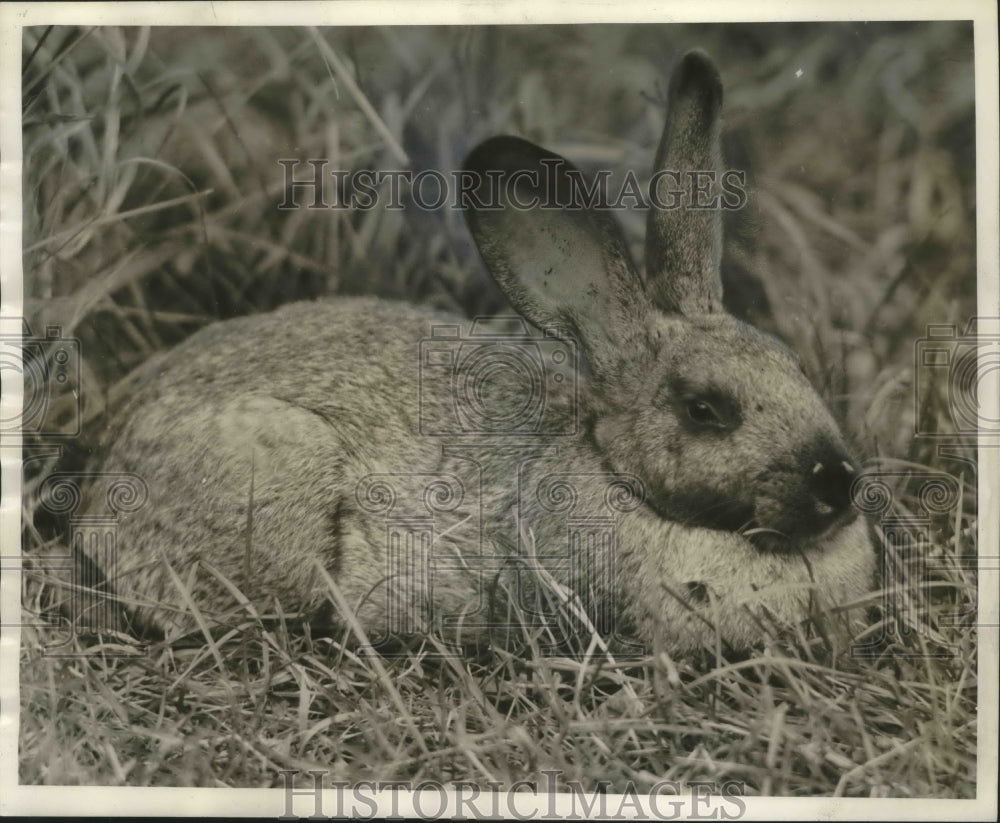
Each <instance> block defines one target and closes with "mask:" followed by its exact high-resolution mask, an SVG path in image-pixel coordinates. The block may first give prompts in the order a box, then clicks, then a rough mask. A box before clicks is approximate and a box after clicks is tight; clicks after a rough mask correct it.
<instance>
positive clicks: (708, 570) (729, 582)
mask: <svg viewBox="0 0 1000 823" xmlns="http://www.w3.org/2000/svg"><path fill="white" fill-rule="evenodd" d="M675 528H676V531H677V534H676V539H672V540H669V541H668V545H667V546H666V547H665V548H664V549H663V550H662V551H659V552H645V553H640V557H641V561H640V565H643V566H646V565H647V564H649V567H648V568H644V569H643V570H642V573H641V574H640V575H638V579H639V580H640V581H641V587H640V591H639V592H637V593H636V597H635V600H634V601H633V602H637V603H659V604H661V608H660V609H659V612H658V613H653V612H649V613H647V614H646V620H644V621H642V622H645V623H646V626H645V627H644V628H645V631H644V632H643V633H644V634H646V635H648V636H649V637H656V638H662V641H663V645H664V647H666V648H668V649H671V650H677V651H684V650H691V649H695V648H698V647H701V646H706V645H707V646H708V647H710V648H711V647H713V646H714V644H715V642H716V641H717V640H718V639H721V640H723V641H725V642H726V643H728V644H730V645H731V646H734V647H737V648H743V647H747V646H753V645H756V644H759V643H760V642H761V641H762V640H763V639H764V634H765V631H764V629H763V628H762V625H761V624H763V626H765V627H767V626H773V625H774V623H775V622H778V623H780V624H792V623H797V622H800V621H802V620H804V619H806V618H807V617H808V616H809V614H810V601H812V603H813V606H814V609H815V607H817V606H818V607H819V608H820V609H822V608H824V607H829V606H832V605H842V604H845V603H849V602H851V601H854V600H857V599H858V598H859V597H860V596H861V595H863V594H865V593H866V592H868V591H869V590H870V589H871V587H872V580H873V574H874V565H875V555H874V552H873V551H872V548H871V543H870V540H869V537H868V531H867V525H866V523H865V522H864V520H862V519H860V518H859V519H858V520H855V521H854V522H853V523H852V524H850V525H848V526H846V527H845V528H843V529H841V530H840V531H839V532H838V533H837V534H835V535H834V536H832V537H831V538H829V539H828V540H827V541H826V542H825V543H824V544H823V545H821V546H816V547H813V548H810V549H807V550H804V551H801V552H783V553H777V552H761V551H759V550H757V549H756V548H754V547H753V546H752V545H751V544H750V543H748V542H747V541H746V540H744V539H743V538H741V537H739V536H738V535H736V534H734V533H731V532H721V531H713V530H709V529H689V528H683V527H680V526H676V527H675ZM643 554H644V556H642V555H643ZM690 584H702V586H703V587H704V591H705V592H706V594H705V596H704V597H702V598H700V599H696V598H693V597H692V596H691V595H690V593H689V585H690ZM671 592H673V594H671ZM675 595H676V596H675ZM679 598H683V599H684V602H680V600H679ZM755 617H756V618H758V619H754V618H755Z"/></svg>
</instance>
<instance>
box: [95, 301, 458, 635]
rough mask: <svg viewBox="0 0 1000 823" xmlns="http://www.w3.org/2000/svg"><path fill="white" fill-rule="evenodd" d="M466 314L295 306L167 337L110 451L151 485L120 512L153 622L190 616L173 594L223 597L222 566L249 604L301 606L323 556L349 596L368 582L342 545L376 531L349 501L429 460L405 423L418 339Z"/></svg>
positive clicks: (363, 562) (129, 575) (129, 595)
mask: <svg viewBox="0 0 1000 823" xmlns="http://www.w3.org/2000/svg"><path fill="white" fill-rule="evenodd" d="M460 322H461V319H460V318H456V317H454V316H451V315H448V314H445V313H438V312H433V311H430V310H426V309H421V308H418V307H414V306H412V305H405V304H396V303H392V302H389V301H381V300H373V299H356V300H340V301H337V302H329V303H324V302H318V303H298V304H292V305H289V306H286V307H284V308H282V309H280V310H278V311H275V312H272V313H270V314H266V315H259V316H256V317H251V318H241V319H238V320H234V321H227V322H223V323H219V324H215V325H213V326H210V327H208V328H206V329H204V330H202V331H201V332H199V333H198V334H196V335H194V336H192V337H191V338H190V339H189V340H188V341H187V342H186V343H185V344H183V345H182V346H180V347H179V348H178V349H176V350H174V351H173V352H172V353H171V354H170V355H169V356H168V358H167V359H166V360H165V361H163V362H162V363H160V364H159V366H158V367H157V369H156V371H155V373H153V374H150V375H147V376H146V377H145V378H144V379H143V380H142V383H141V385H140V387H139V389H138V391H137V393H136V396H135V398H134V399H133V401H132V402H131V403H130V404H129V406H128V408H127V409H125V410H124V412H123V414H122V417H123V419H124V420H125V423H124V425H123V426H121V427H120V428H119V427H115V428H114V429H113V430H114V431H115V441H114V443H113V444H111V446H110V449H109V453H108V456H107V458H106V460H105V462H104V469H105V471H111V472H115V471H127V472H134V473H135V474H137V475H139V476H140V477H141V478H142V479H143V481H144V482H145V483H146V485H147V486H148V488H149V500H148V502H147V503H146V505H144V506H143V507H142V508H141V509H140V510H138V511H137V512H134V513H132V514H129V515H123V516H122V518H121V520H120V522H119V528H118V547H119V563H118V569H117V574H116V580H115V588H116V590H117V591H118V593H119V594H120V595H121V596H122V597H123V599H124V600H125V601H126V602H127V603H131V604H132V605H133V606H135V607H136V608H135V611H136V613H137V614H138V615H139V616H140V617H143V618H146V619H147V621H148V622H150V623H155V624H158V625H160V626H162V627H165V628H169V627H170V626H171V625H174V626H176V627H178V628H180V627H184V628H190V621H189V620H188V619H186V618H185V619H180V618H179V617H177V618H176V619H174V618H172V615H174V616H176V615H177V612H176V610H177V609H184V608H185V602H184V601H185V598H184V597H183V595H181V594H180V591H181V590H182V589H183V588H184V587H185V586H188V585H189V586H190V587H191V593H192V595H193V599H194V600H195V602H196V603H198V604H201V605H204V604H207V605H208V606H209V607H210V606H211V605H212V604H216V603H219V602H221V601H223V600H225V601H229V600H231V597H229V596H227V594H226V593H225V591H224V589H225V584H224V583H222V582H221V581H220V579H219V578H220V577H224V578H225V579H226V580H228V581H230V582H233V583H235V584H236V585H237V586H238V587H239V588H240V590H241V591H242V593H243V594H245V595H246V596H247V598H248V599H249V600H250V601H251V602H253V603H255V604H257V605H258V606H259V607H262V608H267V606H268V604H269V603H270V604H273V603H274V599H275V598H277V599H278V600H279V601H280V602H282V603H284V604H290V605H288V606H286V608H302V609H304V610H306V611H308V610H309V609H310V608H312V607H314V606H316V605H317V603H316V602H311V601H312V596H311V592H313V591H314V590H315V589H317V588H318V587H317V580H316V577H317V573H316V563H317V561H319V562H321V563H322V564H323V566H324V568H326V569H327V570H329V571H330V572H331V573H332V574H335V575H336V576H337V579H338V583H339V584H340V585H341V586H342V587H343V588H344V590H345V592H346V593H347V594H348V595H349V596H353V595H360V594H362V593H363V590H364V589H365V588H366V587H370V586H372V585H374V584H375V583H377V581H378V579H379V577H381V575H382V574H383V573H384V569H383V566H384V561H383V560H382V559H381V558H379V557H377V556H376V555H374V554H373V556H371V557H368V558H364V557H354V556H351V557H344V556H343V552H344V551H345V550H347V551H349V550H350V547H363V546H379V545H381V543H382V542H383V541H382V540H381V537H380V535H375V534H372V535H353V536H352V535H347V534H345V533H344V532H345V530H347V529H351V528H363V525H361V524H355V523H354V521H352V520H351V518H350V516H349V512H348V511H347V509H348V508H350V507H351V506H352V505H354V495H355V488H356V486H357V483H358V481H359V480H360V479H361V478H362V477H364V476H366V475H369V474H372V473H379V472H385V473H392V472H397V473H398V472H400V471H401V469H403V468H409V469H411V470H416V469H417V468H418V467H419V468H422V469H424V470H432V469H433V468H434V467H435V466H436V463H437V461H438V460H439V455H440V451H441V449H440V445H439V444H438V443H437V442H435V441H433V440H430V439H423V438H419V437H415V436H414V432H415V431H416V429H417V427H418V420H417V416H418V405H419V398H418V389H419V360H418V357H419V354H418V344H419V341H420V339H422V337H426V336H427V335H428V334H429V332H430V329H431V327H432V325H434V324H440V323H460ZM437 400H439V399H436V398H430V402H437ZM440 400H441V402H443V399H440ZM251 503H252V505H251ZM352 538H355V539H352ZM345 547H348V548H347V549H345ZM164 561H165V562H164ZM171 570H172V572H174V573H176V578H175V576H174V574H172V573H171ZM179 582H180V585H178V583H179ZM317 597H318V595H317Z"/></svg>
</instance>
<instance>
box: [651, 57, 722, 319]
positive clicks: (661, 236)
mask: <svg viewBox="0 0 1000 823" xmlns="http://www.w3.org/2000/svg"><path fill="white" fill-rule="evenodd" d="M721 108H722V81H721V79H720V77H719V71H718V69H716V67H715V64H714V63H712V61H711V59H709V57H708V55H706V54H705V53H704V52H701V51H698V50H695V51H690V52H688V53H687V54H686V55H684V58H683V59H682V60H681V62H680V65H679V66H678V67H677V68H676V69H675V70H674V74H673V76H672V77H671V78H670V90H669V92H668V94H667V123H666V126H665V128H664V130H663V137H662V138H661V139H660V147H659V149H658V150H657V152H656V163H655V165H654V167H653V173H654V175H657V174H658V175H659V176H658V178H656V180H657V182H656V192H655V196H654V197H653V198H652V199H653V203H652V205H651V208H650V210H649V218H648V224H647V227H646V270H647V272H648V279H649V284H648V289H649V296H650V299H651V300H652V301H653V304H654V305H655V306H656V307H657V308H659V309H661V310H663V311H667V312H680V313H681V314H707V313H711V312H720V311H722V281H721V278H720V274H719V261H720V258H721V256H722V217H721V213H720V211H719V209H718V207H712V208H707V209H699V208H696V206H697V204H696V203H690V202H686V201H685V202H683V203H682V204H681V205H680V207H679V208H673V209H661V208H657V207H656V204H657V203H660V204H667V203H669V202H670V197H671V191H672V190H673V191H674V192H676V190H677V189H678V186H679V184H680V188H682V189H684V190H685V191H686V192H687V191H690V188H689V187H688V182H689V180H690V176H689V175H690V173H692V172H712V173H714V174H715V175H716V176H718V175H719V174H721V172H722V169H721V168H720V166H721V164H722V161H721V158H720V150H719V130H720V123H719V120H720V117H719V112H720V109H721ZM668 172H669V174H668ZM678 174H679V175H680V177H678ZM705 180H707V178H705ZM716 190H717V188H716V186H714V185H713V186H712V187H711V189H710V191H712V192H714V191H716Z"/></svg>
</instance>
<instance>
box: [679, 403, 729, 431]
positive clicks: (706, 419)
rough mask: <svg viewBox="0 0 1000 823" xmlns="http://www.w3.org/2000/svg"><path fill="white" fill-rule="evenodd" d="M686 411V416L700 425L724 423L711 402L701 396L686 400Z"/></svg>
mask: <svg viewBox="0 0 1000 823" xmlns="http://www.w3.org/2000/svg"><path fill="white" fill-rule="evenodd" d="M687 413H688V417H690V418H691V419H692V420H693V421H694V422H695V423H697V424H698V425H700V426H722V425H725V423H724V421H723V419H722V417H721V415H720V414H719V413H718V412H717V411H716V410H715V408H714V407H713V406H712V404H711V403H709V402H708V401H707V400H702V399H701V398H695V399H694V400H688V402H687Z"/></svg>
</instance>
